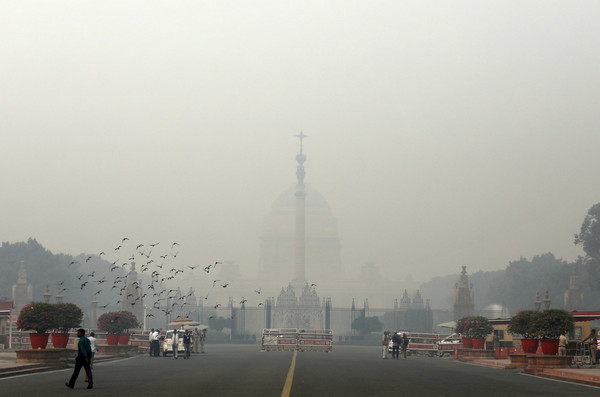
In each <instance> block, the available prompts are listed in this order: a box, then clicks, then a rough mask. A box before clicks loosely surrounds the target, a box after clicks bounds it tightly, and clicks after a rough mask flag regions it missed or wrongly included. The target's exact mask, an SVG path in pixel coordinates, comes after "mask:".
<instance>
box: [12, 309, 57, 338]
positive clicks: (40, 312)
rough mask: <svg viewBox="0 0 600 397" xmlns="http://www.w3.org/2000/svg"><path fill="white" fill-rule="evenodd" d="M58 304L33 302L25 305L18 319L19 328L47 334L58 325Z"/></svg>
mask: <svg viewBox="0 0 600 397" xmlns="http://www.w3.org/2000/svg"><path fill="white" fill-rule="evenodd" d="M55 320H56V306H55V305H52V304H50V303H45V302H32V303H30V304H28V305H25V307H23V309H22V310H21V313H20V314H19V318H18V319H17V328H18V329H20V330H33V331H35V332H36V333H38V334H45V333H46V332H48V330H49V329H53V328H55V327H56V321H55Z"/></svg>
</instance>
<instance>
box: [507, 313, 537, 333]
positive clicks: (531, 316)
mask: <svg viewBox="0 0 600 397" xmlns="http://www.w3.org/2000/svg"><path fill="white" fill-rule="evenodd" d="M538 315H539V312H537V311H535V310H521V311H520V312H518V313H517V314H516V315H514V316H512V317H511V318H510V323H508V328H507V331H508V332H509V333H511V334H513V335H520V336H521V337H522V338H523V339H534V338H536V337H537V336H538V331H537V330H536V329H535V327H534V323H535V318H536V317H537V316H538Z"/></svg>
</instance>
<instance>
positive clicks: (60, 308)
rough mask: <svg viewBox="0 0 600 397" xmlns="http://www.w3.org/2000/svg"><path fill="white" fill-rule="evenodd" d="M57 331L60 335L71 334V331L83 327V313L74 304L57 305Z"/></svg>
mask: <svg viewBox="0 0 600 397" xmlns="http://www.w3.org/2000/svg"><path fill="white" fill-rule="evenodd" d="M55 306H56V326H55V328H54V329H55V331H56V332H59V333H67V332H70V331H71V329H73V328H77V327H79V326H80V325H81V321H82V320H83V311H82V310H81V309H80V308H79V306H77V305H75V304H74V303H57V304H56V305H55Z"/></svg>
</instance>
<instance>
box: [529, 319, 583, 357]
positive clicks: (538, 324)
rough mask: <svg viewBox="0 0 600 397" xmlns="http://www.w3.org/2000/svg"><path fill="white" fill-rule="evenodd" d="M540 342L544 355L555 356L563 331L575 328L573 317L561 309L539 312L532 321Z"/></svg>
mask: <svg viewBox="0 0 600 397" xmlns="http://www.w3.org/2000/svg"><path fill="white" fill-rule="evenodd" d="M533 325H534V327H535V328H536V329H537V332H538V335H539V337H540V338H541V339H542V340H541V342H540V343H541V345H542V351H543V352H544V354H548V355H555V354H556V353H557V352H558V338H559V337H560V334H561V333H562V332H563V331H567V332H568V331H570V330H572V329H573V327H574V326H575V319H574V318H573V315H572V314H571V313H569V312H568V311H566V310H563V309H548V310H544V311H543V312H540V313H539V314H538V315H537V316H536V317H535V320H534V324H533Z"/></svg>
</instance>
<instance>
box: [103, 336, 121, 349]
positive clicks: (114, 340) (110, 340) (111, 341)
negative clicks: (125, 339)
mask: <svg viewBox="0 0 600 397" xmlns="http://www.w3.org/2000/svg"><path fill="white" fill-rule="evenodd" d="M118 343H119V334H106V344H107V345H109V346H116V345H117V344H118Z"/></svg>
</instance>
